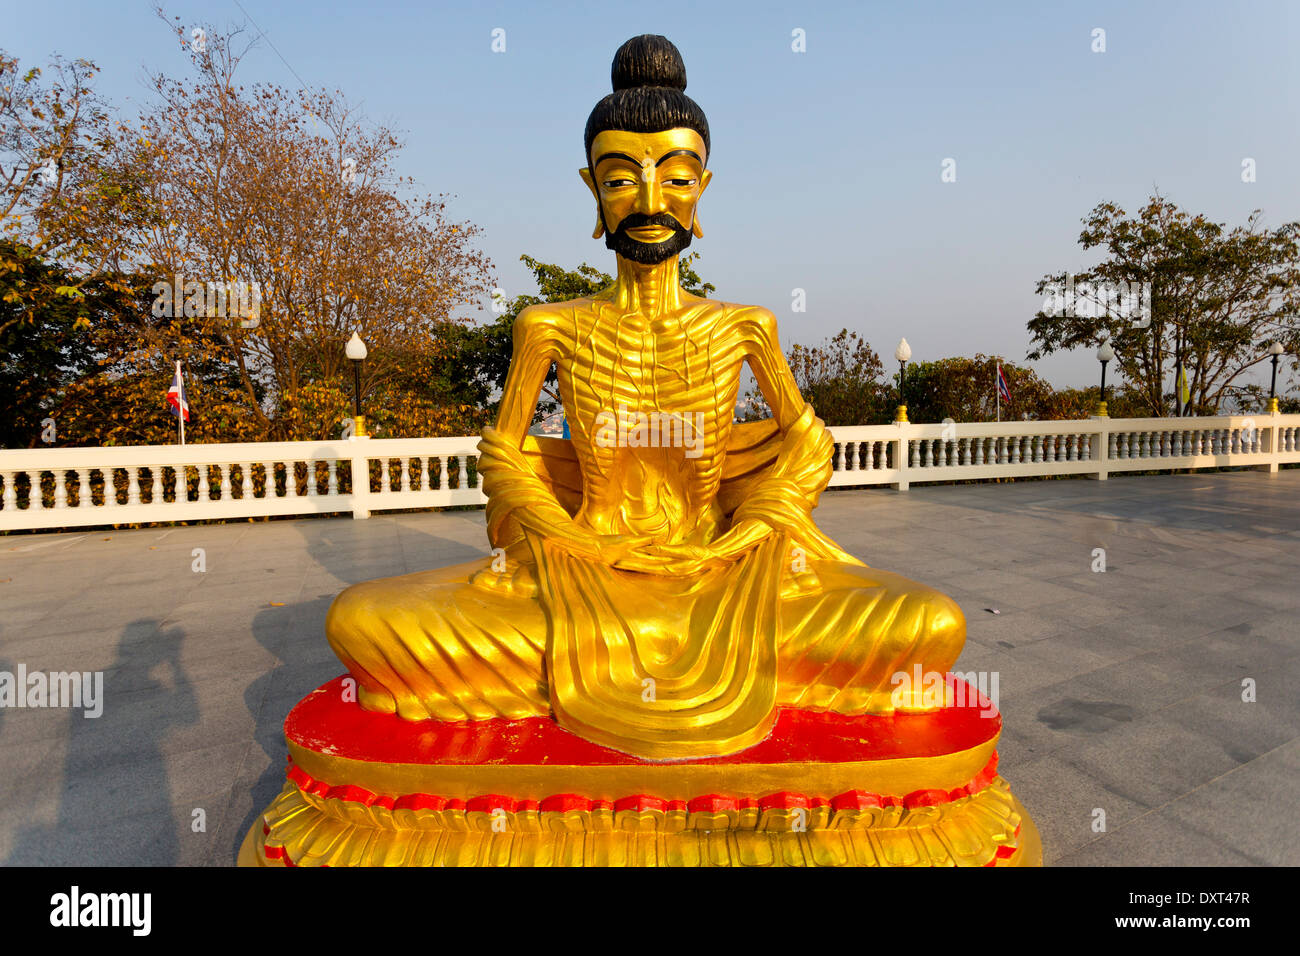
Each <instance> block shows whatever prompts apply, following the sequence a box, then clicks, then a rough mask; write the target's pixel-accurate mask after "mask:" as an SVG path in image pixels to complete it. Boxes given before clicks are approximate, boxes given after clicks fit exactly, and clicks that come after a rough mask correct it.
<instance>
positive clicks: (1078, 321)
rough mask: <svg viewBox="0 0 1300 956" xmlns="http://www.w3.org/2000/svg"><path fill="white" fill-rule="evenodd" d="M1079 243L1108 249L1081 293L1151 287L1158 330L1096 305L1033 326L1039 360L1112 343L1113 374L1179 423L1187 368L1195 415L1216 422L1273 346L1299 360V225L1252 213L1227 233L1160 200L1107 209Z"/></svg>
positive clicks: (1084, 275)
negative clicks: (1179, 367)
mask: <svg viewBox="0 0 1300 956" xmlns="http://www.w3.org/2000/svg"><path fill="white" fill-rule="evenodd" d="M1079 243H1080V245H1081V246H1082V247H1083V248H1084V249H1092V248H1094V247H1100V248H1101V249H1104V250H1105V251H1106V254H1107V258H1106V259H1104V260H1103V261H1102V262H1100V263H1099V264H1097V265H1096V266H1094V267H1093V268H1092V269H1090V270H1087V271H1085V272H1081V273H1079V274H1077V275H1076V276H1075V282H1076V286H1077V284H1078V283H1106V284H1109V285H1112V286H1114V285H1118V284H1120V283H1131V282H1137V283H1150V286H1151V315H1150V325H1149V326H1148V327H1140V326H1141V324H1142V323H1141V322H1140V321H1138V320H1136V319H1134V318H1131V317H1126V316H1121V315H1117V314H1116V310H1114V309H1106V308H1105V307H1101V306H1100V303H1097V302H1096V298H1095V297H1090V300H1091V302H1092V303H1093V304H1095V305H1096V306H1097V307H1095V308H1085V309H1079V310H1076V311H1078V312H1082V313H1083V314H1075V315H1063V314H1059V313H1057V312H1056V311H1055V310H1053V312H1050V313H1049V312H1046V311H1039V312H1038V313H1037V314H1036V315H1035V316H1034V318H1033V319H1031V320H1030V321H1029V323H1028V328H1029V331H1030V333H1031V335H1032V338H1033V341H1034V347H1033V348H1032V349H1031V351H1030V352H1029V353H1028V356H1027V357H1028V358H1029V359H1031V360H1032V359H1038V358H1041V357H1043V356H1044V355H1048V354H1051V353H1052V352H1056V351H1060V350H1064V349H1072V348H1080V347H1089V348H1091V347H1095V346H1097V345H1100V344H1101V342H1102V341H1104V340H1106V339H1110V340H1111V343H1112V345H1113V347H1114V349H1115V355H1116V361H1115V366H1116V368H1115V370H1116V371H1118V373H1119V374H1120V376H1122V378H1123V380H1124V381H1126V382H1127V383H1128V384H1129V386H1130V388H1131V390H1132V392H1133V394H1134V397H1135V398H1137V399H1138V400H1140V401H1141V402H1142V404H1143V406H1144V412H1145V414H1146V415H1150V416H1163V415H1168V414H1171V412H1172V409H1173V406H1174V401H1173V394H1172V382H1169V386H1170V391H1166V379H1167V378H1168V379H1172V376H1171V375H1170V374H1169V373H1171V372H1172V370H1173V369H1174V367H1175V366H1176V364H1177V363H1178V362H1179V361H1180V360H1181V361H1182V363H1183V365H1184V366H1185V367H1186V369H1187V373H1188V380H1189V384H1190V387H1191V392H1192V399H1191V404H1192V407H1193V410H1194V411H1196V412H1197V413H1199V414H1218V413H1219V412H1220V411H1221V410H1222V408H1223V406H1224V405H1225V403H1227V404H1229V405H1232V404H1234V402H1233V401H1232V400H1233V399H1234V398H1235V399H1236V402H1235V404H1237V405H1242V404H1245V402H1244V401H1243V399H1246V398H1249V393H1248V389H1247V387H1246V386H1243V385H1239V384H1237V381H1238V379H1239V377H1240V376H1241V375H1242V373H1243V372H1245V371H1246V370H1247V369H1249V368H1251V367H1252V366H1255V365H1257V364H1259V363H1260V362H1263V361H1265V360H1266V359H1267V351H1268V347H1269V345H1270V344H1272V342H1273V341H1280V342H1282V343H1283V345H1284V346H1285V347H1286V349H1287V351H1288V352H1289V353H1290V354H1291V355H1292V356H1294V355H1296V354H1297V350H1300V321H1298V320H1297V318H1296V314H1297V309H1298V308H1300V222H1291V223H1286V224H1284V225H1282V226H1279V227H1278V228H1277V229H1274V230H1269V229H1265V228H1264V227H1263V226H1262V224H1261V218H1260V213H1259V211H1258V210H1256V211H1255V212H1254V213H1252V214H1251V216H1250V218H1249V220H1248V222H1247V224H1246V225H1245V226H1243V227H1237V228H1235V229H1231V230H1229V229H1228V228H1227V227H1226V226H1225V225H1223V224H1220V223H1214V222H1211V221H1210V220H1209V219H1207V218H1206V217H1205V216H1203V215H1198V216H1192V215H1190V214H1189V213H1187V212H1185V211H1183V210H1181V209H1179V208H1178V207H1177V206H1176V205H1175V204H1174V203H1172V202H1170V201H1168V200H1166V199H1164V198H1163V197H1161V196H1160V195H1159V194H1156V195H1153V196H1152V197H1151V199H1150V200H1149V201H1148V203H1147V205H1146V206H1144V207H1143V208H1142V209H1141V210H1139V212H1138V214H1137V215H1136V216H1134V217H1130V216H1129V215H1128V214H1127V213H1126V212H1125V211H1124V210H1123V209H1122V208H1120V206H1119V205H1117V204H1116V203H1113V202H1103V203H1100V204H1099V205H1097V206H1096V207H1095V208H1094V209H1093V210H1092V211H1091V212H1090V213H1089V214H1088V216H1087V217H1086V218H1085V219H1084V228H1083V231H1082V232H1081V233H1080V234H1079ZM1065 279H1066V276H1065V273H1057V274H1053V275H1046V276H1044V277H1043V278H1042V279H1041V280H1040V281H1039V283H1038V286H1037V291H1038V292H1039V293H1040V294H1042V293H1045V292H1048V291H1050V290H1051V288H1053V287H1058V288H1059V287H1060V286H1061V285H1062V284H1064V282H1065ZM1091 312H1099V313H1101V314H1100V315H1090V314H1088V313H1091Z"/></svg>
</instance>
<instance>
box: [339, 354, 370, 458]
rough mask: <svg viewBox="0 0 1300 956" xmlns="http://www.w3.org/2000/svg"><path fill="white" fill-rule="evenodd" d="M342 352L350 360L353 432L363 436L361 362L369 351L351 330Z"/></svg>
mask: <svg viewBox="0 0 1300 956" xmlns="http://www.w3.org/2000/svg"><path fill="white" fill-rule="evenodd" d="M343 354H344V355H346V356H347V357H348V359H349V360H350V361H351V362H352V408H353V422H354V424H355V425H356V428H355V429H354V431H353V434H354V435H356V436H357V437H358V438H363V437H365V434H366V419H365V416H363V415H362V414H361V363H362V362H364V361H365V360H366V356H367V355H368V354H370V353H369V352H368V351H367V349H366V343H365V342H362V341H361V336H359V335H357V333H355V332H353V333H352V338H350V339H348V344H347V347H346V348H345V349H344V350H343Z"/></svg>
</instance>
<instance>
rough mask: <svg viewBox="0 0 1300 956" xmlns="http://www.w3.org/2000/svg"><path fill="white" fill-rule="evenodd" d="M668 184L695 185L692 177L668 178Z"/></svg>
mask: <svg viewBox="0 0 1300 956" xmlns="http://www.w3.org/2000/svg"><path fill="white" fill-rule="evenodd" d="M668 185H669V186H694V185H695V180H693V179H670V180H668Z"/></svg>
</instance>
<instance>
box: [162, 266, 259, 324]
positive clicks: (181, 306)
mask: <svg viewBox="0 0 1300 956" xmlns="http://www.w3.org/2000/svg"><path fill="white" fill-rule="evenodd" d="M152 291H153V294H154V300H153V314H154V317H155V318H159V319H163V318H167V319H171V318H179V317H184V318H195V317H197V316H206V317H208V318H217V319H225V318H231V319H239V320H240V322H239V327H240V328H242V329H255V328H257V326H258V323H259V322H260V321H261V314H262V286H261V284H260V283H257V282H244V281H242V280H240V281H235V280H230V281H226V282H198V281H194V280H191V281H189V282H185V281H183V280H182V277H181V276H180V274H179V273H178V274H177V275H176V276H175V278H174V279H173V281H171V282H155V283H154V285H153V290H152Z"/></svg>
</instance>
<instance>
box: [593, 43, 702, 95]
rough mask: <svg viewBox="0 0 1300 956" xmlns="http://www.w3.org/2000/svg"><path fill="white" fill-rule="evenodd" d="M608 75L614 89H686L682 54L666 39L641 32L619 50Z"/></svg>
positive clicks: (684, 65)
mask: <svg viewBox="0 0 1300 956" xmlns="http://www.w3.org/2000/svg"><path fill="white" fill-rule="evenodd" d="M609 73H610V79H611V81H612V82H613V84H614V89H615V90H628V89H633V88H635V87H638V86H666V87H669V88H671V89H674V90H684V89H686V64H685V63H684V62H682V55H681V53H680V52H678V50H677V47H676V46H674V45H673V43H672V41H671V40H669V39H668V38H667V37H662V36H659V35H657V34H654V33H643V34H641V36H639V37H633V38H632V39H630V40H628V41H627V42H626V43H624V44H623V45H622V46H621V47H619V48H618V52H617V53H615V54H614V64H613V66H611V67H610V71H609Z"/></svg>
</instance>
